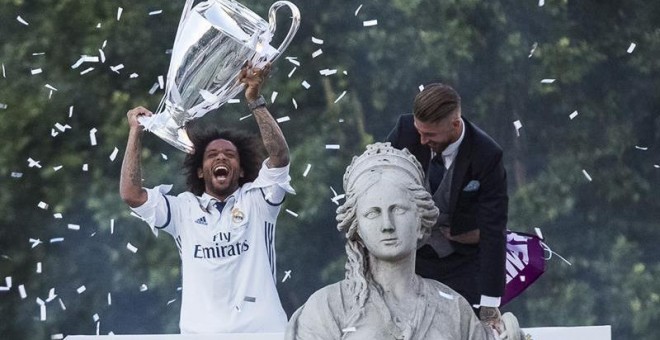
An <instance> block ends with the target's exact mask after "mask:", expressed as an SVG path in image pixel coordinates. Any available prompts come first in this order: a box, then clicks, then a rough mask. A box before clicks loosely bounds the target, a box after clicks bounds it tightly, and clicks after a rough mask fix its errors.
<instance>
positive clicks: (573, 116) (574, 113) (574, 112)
mask: <svg viewBox="0 0 660 340" xmlns="http://www.w3.org/2000/svg"><path fill="white" fill-rule="evenodd" d="M577 116H578V112H577V110H575V111H573V112H572V113H571V114H570V115H569V116H568V118H570V119H571V120H573V118H575V117H577Z"/></svg>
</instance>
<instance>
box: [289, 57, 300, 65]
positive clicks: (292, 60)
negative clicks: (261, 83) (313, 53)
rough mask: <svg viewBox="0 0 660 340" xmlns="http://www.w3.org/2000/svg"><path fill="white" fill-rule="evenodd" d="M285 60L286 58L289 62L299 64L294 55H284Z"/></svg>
mask: <svg viewBox="0 0 660 340" xmlns="http://www.w3.org/2000/svg"><path fill="white" fill-rule="evenodd" d="M286 60H288V61H289V62H290V63H292V64H294V65H296V66H300V62H299V61H298V60H297V58H296V57H286Z"/></svg>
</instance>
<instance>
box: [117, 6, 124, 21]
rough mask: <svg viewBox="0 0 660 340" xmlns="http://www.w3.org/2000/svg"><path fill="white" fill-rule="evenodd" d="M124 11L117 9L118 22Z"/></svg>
mask: <svg viewBox="0 0 660 340" xmlns="http://www.w3.org/2000/svg"><path fill="white" fill-rule="evenodd" d="M123 11H124V9H123V8H121V7H119V8H117V21H119V19H120V18H121V13H122V12H123Z"/></svg>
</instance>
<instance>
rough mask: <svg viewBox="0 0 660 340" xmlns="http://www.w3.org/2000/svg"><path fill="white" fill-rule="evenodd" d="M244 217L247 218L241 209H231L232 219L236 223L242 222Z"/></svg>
mask: <svg viewBox="0 0 660 340" xmlns="http://www.w3.org/2000/svg"><path fill="white" fill-rule="evenodd" d="M244 219H245V214H243V212H242V211H241V210H240V209H238V208H237V207H234V208H233V209H232V210H231V221H232V222H233V223H234V224H241V223H242V222H243V220H244Z"/></svg>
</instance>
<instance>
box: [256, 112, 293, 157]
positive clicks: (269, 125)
mask: <svg viewBox="0 0 660 340" xmlns="http://www.w3.org/2000/svg"><path fill="white" fill-rule="evenodd" d="M253 113H254V117H255V119H256V120H257V125H259V131H260V132H261V139H262V141H263V143H264V146H265V147H266V151H267V152H268V157H269V166H272V167H276V168H279V167H283V166H286V165H287V164H289V146H288V145H287V143H286V139H284V134H283V133H282V130H281V129H280V127H279V125H277V122H276V121H275V119H273V117H272V116H271V114H270V112H268V109H266V108H265V107H259V108H257V109H255V110H254V111H253Z"/></svg>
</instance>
